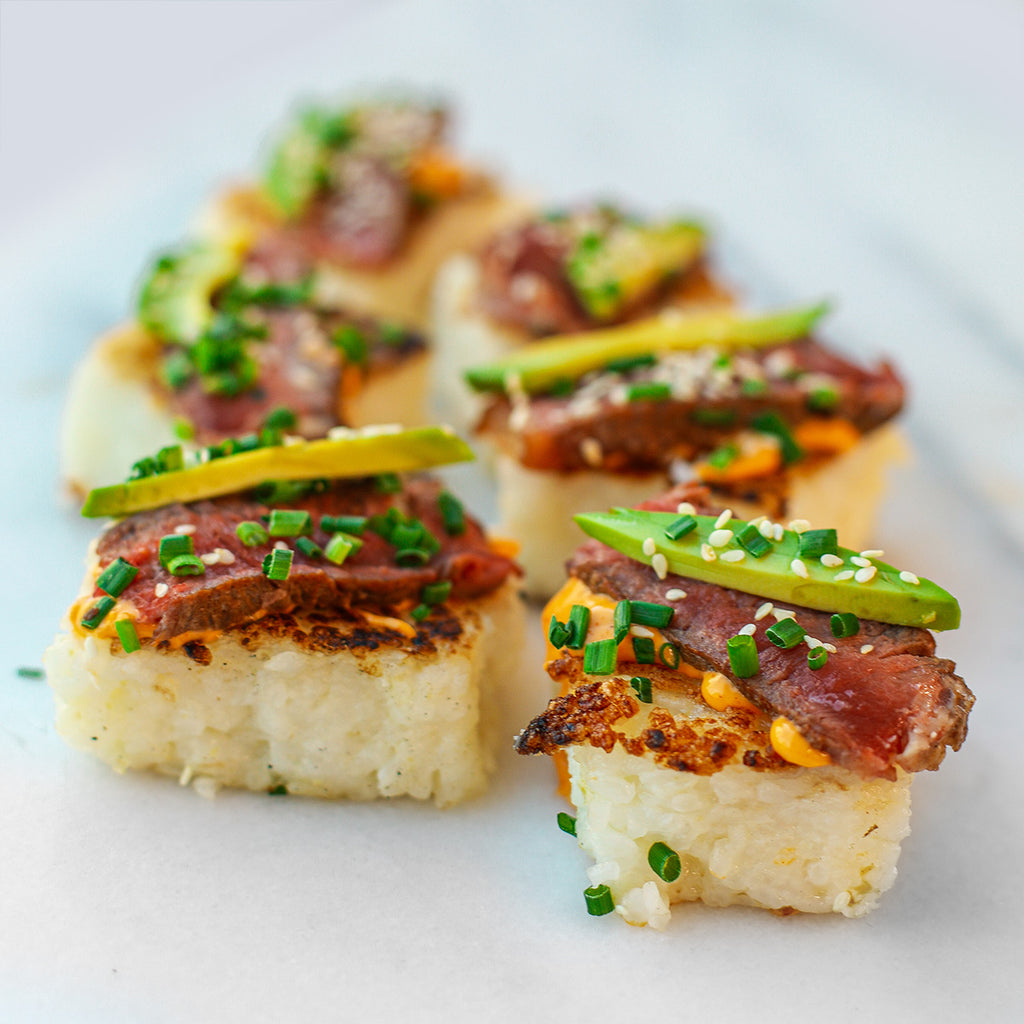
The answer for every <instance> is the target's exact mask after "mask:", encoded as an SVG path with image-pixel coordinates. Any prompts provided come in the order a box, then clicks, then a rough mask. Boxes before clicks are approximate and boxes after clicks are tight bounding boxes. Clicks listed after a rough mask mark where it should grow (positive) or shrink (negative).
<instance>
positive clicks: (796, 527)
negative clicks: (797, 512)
mask: <svg viewBox="0 0 1024 1024" xmlns="http://www.w3.org/2000/svg"><path fill="white" fill-rule="evenodd" d="M810 528H811V524H810V523H809V522H808V521H807V520H806V519H791V520H790V521H789V527H788V529H790V530H792V531H793V532H794V533H806V532H807V531H808V530H809V529H810Z"/></svg>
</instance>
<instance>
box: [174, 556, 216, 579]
mask: <svg viewBox="0 0 1024 1024" xmlns="http://www.w3.org/2000/svg"><path fill="white" fill-rule="evenodd" d="M166 568H167V571H168V572H169V573H170V574H171V575H172V576H202V575H203V574H204V573H205V572H206V566H205V565H203V562H202V560H201V559H199V558H196V556H195V555H175V556H174V558H172V559H171V560H170V561H169V562H168V563H167V566H166Z"/></svg>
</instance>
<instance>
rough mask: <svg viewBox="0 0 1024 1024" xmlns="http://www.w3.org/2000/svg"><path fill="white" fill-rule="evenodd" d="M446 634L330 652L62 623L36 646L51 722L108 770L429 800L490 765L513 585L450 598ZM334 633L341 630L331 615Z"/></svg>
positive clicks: (236, 634) (273, 642)
mask: <svg viewBox="0 0 1024 1024" xmlns="http://www.w3.org/2000/svg"><path fill="white" fill-rule="evenodd" d="M457 614H458V616H459V619H460V622H461V625H462V632H461V635H459V636H457V637H454V638H445V637H440V636H435V637H433V638H432V649H431V648H429V647H428V649H426V650H415V649H413V646H412V644H411V643H410V642H406V641H404V638H399V637H398V636H397V634H396V635H395V639H394V642H392V643H390V644H388V643H384V642H381V643H380V644H379V646H378V645H374V644H363V645H362V646H359V645H358V643H354V644H353V645H352V647H351V648H349V649H347V648H346V646H345V642H344V641H343V642H342V643H341V644H340V646H339V645H335V649H333V650H325V649H324V645H323V644H317V643H313V642H311V641H310V639H309V638H310V637H311V636H313V635H314V632H313V630H314V625H321V626H322V623H317V624H313V623H309V622H306V621H299V623H298V625H299V628H300V632H299V633H295V634H292V635H283V634H286V633H287V631H282V630H271V631H268V634H267V635H263V634H258V636H257V639H256V641H255V642H252V641H251V640H249V641H247V642H245V643H243V642H242V640H243V638H244V635H245V634H243V633H242V632H240V631H238V630H234V631H228V632H227V633H224V634H222V635H221V636H220V637H219V638H218V639H216V640H215V641H212V642H211V643H209V644H208V645H207V648H208V650H209V654H210V657H209V660H208V661H207V659H206V658H205V657H204V658H203V659H202V660H203V661H204V662H207V663H206V664H200V663H197V662H196V661H194V660H192V659H190V657H189V656H188V655H187V654H186V653H185V652H184V651H183V650H180V649H178V650H159V649H157V648H155V647H153V646H150V645H146V646H144V647H143V649H142V650H140V651H136V652H135V653H133V654H125V653H124V652H123V650H122V649H121V648H120V646H119V644H118V643H117V642H116V641H113V642H112V641H101V640H98V639H97V638H96V637H93V636H88V637H84V638H83V637H81V636H79V635H76V634H75V633H63V634H61V635H60V636H58V638H57V639H56V641H55V642H54V644H53V645H52V646H51V647H50V648H49V650H48V651H47V652H46V655H45V656H44V665H45V668H46V673H47V678H48V680H49V683H50V685H51V686H52V687H53V689H54V691H55V694H56V700H57V730H58V732H59V733H60V734H61V735H62V736H63V737H64V738H65V739H66V740H67V741H68V742H69V743H70V744H71V745H72V746H74V747H77V748H79V749H81V750H88V751H90V752H91V753H93V754H95V755H96V756H97V757H99V758H100V759H101V760H102V761H105V762H106V763H107V764H109V765H110V766H111V767H113V768H114V769H116V770H117V771H119V772H123V771H126V770H129V769H132V770H139V771H155V772H158V773H160V774H164V775H172V776H175V777H177V778H179V779H180V781H181V783H182V784H183V785H184V784H187V783H189V782H192V783H193V785H194V786H195V787H196V789H197V790H199V791H200V792H204V793H207V794H212V792H215V791H216V789H217V788H219V787H220V786H236V787H241V788H244V789H251V790H268V789H272V788H275V787H278V786H284V787H286V789H287V792H288V793H292V794H299V795H303V796H319V797H347V798H349V799H354V800H370V799H374V798H376V797H397V796H412V797H416V798H418V799H427V798H432V799H433V800H434V802H435V803H436V804H437V805H438V806H439V807H445V806H448V805H450V804H454V803H457V802H459V801H461V800H465V799H467V798H469V797H472V796H475V795H477V794H478V793H480V792H481V791H482V790H483V789H484V788H485V786H486V780H487V774H488V772H490V771H491V770H492V768H493V764H494V755H493V738H492V737H493V734H494V733H495V726H496V719H497V717H498V716H497V712H498V708H499V707H500V700H499V694H500V692H501V689H502V680H503V679H504V678H506V677H511V674H512V669H513V668H514V662H513V659H514V658H515V656H516V654H517V652H518V650H519V649H520V648H521V644H520V643H519V642H518V640H517V638H518V637H519V635H520V633H521V630H522V607H521V602H520V600H519V598H518V595H517V593H516V590H515V585H514V584H513V583H511V582H509V583H506V584H505V585H504V586H503V587H502V588H501V589H499V590H498V591H496V592H494V593H493V594H491V595H488V596H487V597H485V598H482V599H480V600H477V601H473V602H464V603H460V604H459V605H458V612H457ZM331 625H332V626H333V628H334V629H335V630H337V631H338V635H340V636H341V637H342V638H344V637H346V636H350V635H351V633H352V626H351V625H350V624H347V623H334V624H331Z"/></svg>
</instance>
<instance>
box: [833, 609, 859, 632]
mask: <svg viewBox="0 0 1024 1024" xmlns="http://www.w3.org/2000/svg"><path fill="white" fill-rule="evenodd" d="M829 625H830V626H831V627H832V635H833V636H838V637H844V636H856V635H857V634H858V633H859V632H860V619H858V618H857V616H856V615H854V614H853V612H837V613H836V614H835V615H833V616H832V618H831V619H830V620H829Z"/></svg>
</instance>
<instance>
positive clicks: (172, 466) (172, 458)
mask: <svg viewBox="0 0 1024 1024" xmlns="http://www.w3.org/2000/svg"><path fill="white" fill-rule="evenodd" d="M156 464H157V467H158V468H159V470H160V472H161V473H173V472H175V471H176V470H179V469H184V468H185V453H184V452H183V451H182V448H181V445H180V444H171V445H168V446H167V447H166V448H161V449H160V451H158V452H157V453H156Z"/></svg>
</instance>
